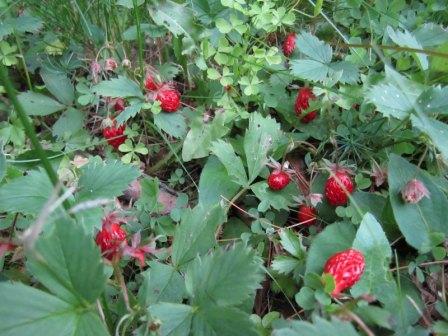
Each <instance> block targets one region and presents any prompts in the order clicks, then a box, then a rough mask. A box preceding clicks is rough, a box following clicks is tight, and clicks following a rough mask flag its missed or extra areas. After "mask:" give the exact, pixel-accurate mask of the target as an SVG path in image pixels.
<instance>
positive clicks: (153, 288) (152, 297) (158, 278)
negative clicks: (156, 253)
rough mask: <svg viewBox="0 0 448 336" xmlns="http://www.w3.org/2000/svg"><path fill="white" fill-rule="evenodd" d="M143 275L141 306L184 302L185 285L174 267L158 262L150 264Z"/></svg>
mask: <svg viewBox="0 0 448 336" xmlns="http://www.w3.org/2000/svg"><path fill="white" fill-rule="evenodd" d="M149 267H150V268H149V269H148V270H146V271H145V272H144V273H142V275H143V284H142V286H141V287H140V290H139V292H138V297H139V301H140V304H142V305H143V306H145V307H147V306H149V305H150V304H154V303H158V302H172V303H179V302H182V296H183V295H184V293H185V283H184V279H183V278H182V276H181V275H180V274H179V272H178V271H176V270H175V269H174V268H173V266H171V265H166V264H162V263H159V262H156V261H151V262H150V263H149Z"/></svg>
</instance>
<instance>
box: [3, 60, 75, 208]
mask: <svg viewBox="0 0 448 336" xmlns="http://www.w3.org/2000/svg"><path fill="white" fill-rule="evenodd" d="M0 79H1V81H2V83H3V85H4V87H5V90H6V93H7V94H8V97H9V99H10V100H11V102H12V104H13V105H14V107H15V109H16V113H17V116H18V117H19V119H20V121H21V123H22V125H23V127H24V128H25V133H26V135H27V136H28V137H29V138H30V141H31V144H32V145H33V147H34V149H35V150H36V153H37V156H38V157H39V158H40V160H41V161H42V165H43V167H44V169H45V171H46V173H47V175H48V177H49V179H50V181H51V183H52V184H53V185H54V186H55V187H56V186H57V185H58V184H59V178H58V175H57V174H56V172H55V171H54V170H53V167H52V166H51V164H50V161H49V160H48V158H47V156H46V155H45V152H44V150H43V148H42V146H41V144H40V142H39V139H38V138H37V135H36V132H35V131H34V127H33V126H32V125H31V123H30V121H29V120H28V116H27V115H26V113H25V111H24V109H23V107H22V104H20V102H19V100H18V99H17V96H16V93H15V90H14V87H13V85H12V83H11V80H10V78H9V75H8V71H7V70H6V67H5V66H4V65H0ZM63 205H64V208H65V210H68V209H70V203H69V202H68V200H65V201H64V203H63Z"/></svg>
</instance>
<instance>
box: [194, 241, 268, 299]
mask: <svg viewBox="0 0 448 336" xmlns="http://www.w3.org/2000/svg"><path fill="white" fill-rule="evenodd" d="M262 279H263V276H262V272H261V259H259V258H258V257H256V256H255V253H254V251H253V250H251V249H249V248H247V247H245V246H243V245H242V244H238V245H236V246H234V247H232V248H230V249H229V250H223V249H218V250H217V251H215V252H214V253H213V254H209V255H206V256H204V257H197V258H196V259H195V260H194V261H193V263H192V264H190V266H189V268H188V270H187V272H186V275H185V282H186V287H187V292H188V293H189V295H190V296H191V297H192V298H193V302H194V303H195V304H199V305H200V306H204V307H206V306H207V305H208V304H209V303H210V302H214V303H215V304H217V305H219V306H230V305H238V304H241V303H242V302H243V301H244V300H245V298H247V297H249V296H250V295H251V294H253V293H254V292H255V290H256V289H257V288H259V283H260V282H261V280H262Z"/></svg>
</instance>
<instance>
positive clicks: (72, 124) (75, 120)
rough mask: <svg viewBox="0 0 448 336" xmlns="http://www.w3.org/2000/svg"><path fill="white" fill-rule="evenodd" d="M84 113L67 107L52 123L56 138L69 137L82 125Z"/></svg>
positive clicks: (81, 127)
mask: <svg viewBox="0 0 448 336" xmlns="http://www.w3.org/2000/svg"><path fill="white" fill-rule="evenodd" d="M84 117H85V113H82V112H81V111H79V110H77V109H74V108H69V109H67V110H66V111H65V112H64V113H62V115H61V116H60V117H59V119H58V120H57V121H56V122H55V123H54V125H53V135H54V136H56V137H58V138H65V137H70V136H72V135H73V134H75V133H76V132H78V131H79V130H81V129H83V127H84Z"/></svg>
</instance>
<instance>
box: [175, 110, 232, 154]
mask: <svg viewBox="0 0 448 336" xmlns="http://www.w3.org/2000/svg"><path fill="white" fill-rule="evenodd" d="M224 124H225V116H224V113H220V114H218V115H217V116H215V118H214V119H213V120H212V122H211V123H206V124H205V123H204V122H203V120H202V116H201V117H199V118H197V119H195V120H193V122H192V124H191V125H190V127H191V128H190V130H189V131H188V133H187V136H186V137H185V140H184V144H183V147H182V160H184V161H186V162H187V161H191V160H192V159H199V158H202V157H206V156H208V155H209V154H210V144H211V143H212V142H213V141H215V140H217V139H219V138H221V137H222V136H224V135H225V134H227V132H229V128H228V127H226V126H225V125H224Z"/></svg>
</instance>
